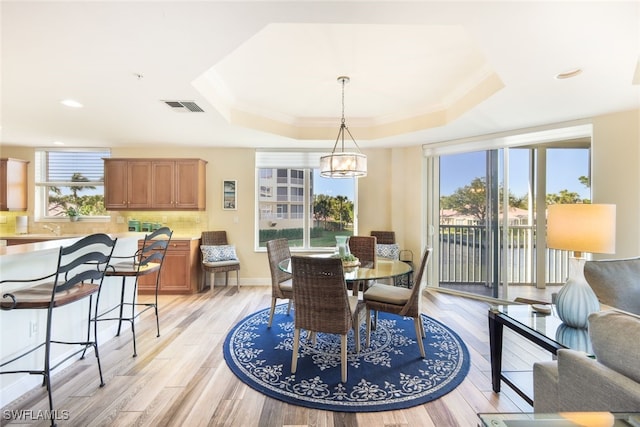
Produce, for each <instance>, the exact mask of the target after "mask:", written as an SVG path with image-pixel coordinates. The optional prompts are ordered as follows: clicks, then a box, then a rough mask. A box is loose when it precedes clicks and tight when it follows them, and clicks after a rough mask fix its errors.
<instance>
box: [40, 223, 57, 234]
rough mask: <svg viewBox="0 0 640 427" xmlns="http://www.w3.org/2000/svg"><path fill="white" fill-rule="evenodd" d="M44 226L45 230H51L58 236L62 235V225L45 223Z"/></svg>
mask: <svg viewBox="0 0 640 427" xmlns="http://www.w3.org/2000/svg"><path fill="white" fill-rule="evenodd" d="M42 228H44V229H45V230H49V231H50V232H52V233H53V234H55V235H56V236H59V235H60V226H59V225H56V226H55V228H54V227H51V226H50V225H47V224H45V225H43V226H42Z"/></svg>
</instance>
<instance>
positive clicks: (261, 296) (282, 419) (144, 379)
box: [1, 286, 551, 427]
mask: <svg viewBox="0 0 640 427" xmlns="http://www.w3.org/2000/svg"><path fill="white" fill-rule="evenodd" d="M270 296H271V288H270V287H267V286H256V287H241V288H240V292H237V291H236V289H235V287H231V286H230V287H229V288H224V287H222V288H218V287H216V288H214V291H213V292H210V291H209V290H205V292H203V293H200V294H197V295H193V296H162V297H161V299H160V332H161V336H160V337H159V338H156V333H155V318H154V316H153V314H152V313H151V312H147V313H145V315H143V316H142V317H141V321H140V322H139V324H137V327H136V329H137V334H136V335H137V338H138V340H137V342H138V357H137V358H132V357H131V355H132V345H131V334H130V331H129V330H127V331H125V332H124V333H123V334H122V335H121V336H120V337H116V338H114V339H112V340H110V341H108V342H105V343H103V344H102V345H101V346H100V354H101V360H102V365H103V371H104V378H105V382H106V385H105V387H103V388H99V387H98V383H99V380H98V373H97V368H96V363H95V358H94V357H93V355H90V356H89V357H87V358H86V359H85V360H80V361H78V362H75V363H73V365H72V366H70V367H69V368H66V369H64V370H61V371H59V372H57V373H56V374H55V375H54V377H53V389H54V405H55V407H56V409H57V410H59V411H63V410H64V411H68V414H69V420H67V421H61V422H59V425H61V426H62V425H70V426H183V425H184V426H196V425H209V426H217V425H221V426H222V425H224V426H243V427H245V426H362V427H377V426H438V427H443V426H476V425H477V413H478V412H531V411H532V408H531V406H529V405H528V404H527V403H526V402H525V401H524V400H523V399H521V398H520V397H519V396H518V395H517V394H516V393H515V392H513V391H512V390H511V389H509V387H507V386H505V385H503V386H502V392H501V393H499V394H496V393H494V392H493V391H492V390H491V378H490V376H491V375H490V364H489V336H488V322H487V309H488V307H489V304H488V303H487V302H482V301H477V300H472V299H469V298H464V297H459V296H454V295H450V294H445V293H440V292H432V291H427V292H426V293H425V296H424V298H425V301H424V302H425V304H424V307H425V314H427V315H429V316H431V317H433V318H435V319H437V320H439V321H441V322H443V323H445V324H446V325H448V326H449V327H450V328H452V329H453V330H454V331H456V332H457V333H458V335H460V337H461V338H462V339H463V340H464V342H465V343H466V345H467V347H468V349H469V353H470V356H471V369H470V372H469V374H468V376H467V377H466V378H465V380H464V381H463V383H462V384H461V385H460V386H458V387H457V388H456V389H455V390H453V391H452V392H450V393H449V394H447V395H445V396H444V397H442V398H440V399H438V400H436V401H433V402H430V403H427V404H424V405H420V406H416V407H413V408H409V409H405V410H399V411H388V412H373V413H339V412H327V411H319V410H313V409H308V408H304V407H299V406H295V405H290V404H286V403H283V402H280V401H278V400H275V399H272V398H269V397H266V396H265V395H263V394H261V393H259V392H257V391H255V390H253V389H251V388H249V387H248V386H246V385H245V384H244V383H242V382H240V381H239V380H238V379H237V378H236V377H235V375H234V374H233V373H232V372H231V371H230V370H229V368H228V367H227V365H226V364H225V361H224V358H223V354H222V344H223V342H224V338H225V336H226V334H227V332H228V331H229V330H230V329H231V328H232V327H233V325H235V324H236V323H237V322H238V321H239V320H241V319H242V318H244V317H245V316H247V315H249V314H251V313H253V312H255V311H257V310H259V309H262V308H265V307H268V306H269V304H270ZM143 298H144V297H143ZM504 351H505V354H504V357H503V365H504V367H505V368H521V369H522V368H527V367H529V369H530V367H531V366H532V364H533V362H534V361H535V360H539V359H547V360H548V359H550V358H551V356H550V355H549V354H546V353H544V352H543V351H541V350H539V349H536V348H535V347H534V346H532V345H531V344H530V343H528V342H527V341H525V340H524V339H522V338H520V337H518V336H516V335H515V334H512V333H510V332H509V331H506V330H505V345H504ZM47 408H48V406H47V400H46V392H45V391H44V389H42V388H38V389H37V390H34V391H33V392H30V393H28V394H27V395H25V396H23V397H22V398H20V399H18V401H16V402H12V403H11V404H10V405H8V406H7V407H5V408H3V417H2V422H1V424H2V425H18V423H17V422H9V421H7V420H6V419H5V418H6V412H4V410H21V409H24V410H31V411H38V410H45V409H47ZM30 425H31V424H30ZM32 425H48V423H47V422H46V421H41V422H35V423H33V424H32Z"/></svg>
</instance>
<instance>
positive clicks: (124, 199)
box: [104, 159, 151, 210]
mask: <svg viewBox="0 0 640 427" xmlns="http://www.w3.org/2000/svg"><path fill="white" fill-rule="evenodd" d="M104 204H105V207H106V209H107V210H127V209H149V208H151V161H150V160H144V159H139V160H138V159H136V160H134V159H104Z"/></svg>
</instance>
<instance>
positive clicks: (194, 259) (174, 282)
mask: <svg viewBox="0 0 640 427" xmlns="http://www.w3.org/2000/svg"><path fill="white" fill-rule="evenodd" d="M142 244H143V241H139V242H138V248H141V247H142ZM199 251H200V240H199V239H180V238H176V239H171V242H170V243H169V248H168V249H167V254H166V255H165V258H164V264H163V265H162V270H161V272H160V288H159V289H158V292H159V293H161V294H192V293H195V292H198V291H199V290H200V288H199V286H200V252H199ZM155 280H156V276H155V274H148V275H146V276H140V278H139V279H138V293H140V294H152V293H154V292H155V286H156V282H155Z"/></svg>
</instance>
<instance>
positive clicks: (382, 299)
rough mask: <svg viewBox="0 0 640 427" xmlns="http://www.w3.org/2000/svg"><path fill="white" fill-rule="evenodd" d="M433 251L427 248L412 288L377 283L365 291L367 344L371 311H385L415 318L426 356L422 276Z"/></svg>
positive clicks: (420, 344) (420, 345) (419, 340)
mask: <svg viewBox="0 0 640 427" xmlns="http://www.w3.org/2000/svg"><path fill="white" fill-rule="evenodd" d="M431 251H432V249H431V248H427V249H426V250H425V251H424V255H423V256H422V262H421V264H420V269H419V270H418V274H417V275H416V281H415V283H414V285H413V287H412V288H411V289H407V288H401V287H398V286H390V285H384V284H381V283H376V284H374V285H372V286H371V287H370V288H369V289H367V290H366V291H365V293H364V296H363V298H364V302H365V304H366V306H367V316H366V318H367V346H369V343H370V338H371V311H372V310H375V311H384V312H387V313H393V314H398V315H400V316H406V317H412V318H413V322H414V325H415V329H416V338H417V340H418V347H420V355H421V356H422V358H424V357H425V354H424V344H423V342H422V338H424V337H425V333H424V328H423V326H422V319H421V318H420V313H421V305H422V303H421V302H422V290H423V284H422V276H423V274H424V270H425V267H426V266H427V262H428V261H429V256H430V255H431Z"/></svg>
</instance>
